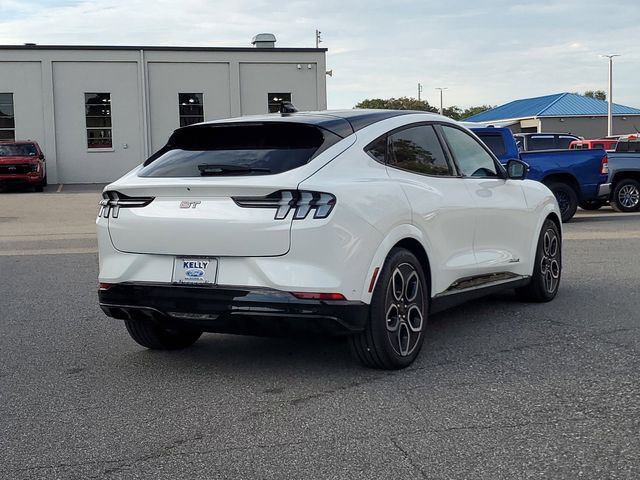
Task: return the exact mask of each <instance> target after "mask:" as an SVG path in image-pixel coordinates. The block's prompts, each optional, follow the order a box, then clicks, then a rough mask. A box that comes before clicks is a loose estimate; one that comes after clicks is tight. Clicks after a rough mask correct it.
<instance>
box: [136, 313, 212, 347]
mask: <svg viewBox="0 0 640 480" xmlns="http://www.w3.org/2000/svg"><path fill="white" fill-rule="evenodd" d="M124 323H125V325H126V326H127V331H128V332H129V335H131V338H133V339H134V340H135V341H136V342H137V343H139V344H140V345H142V346H143V347H147V348H150V349H153V350H178V349H180V348H186V347H190V346H191V345H193V344H194V343H195V342H196V341H197V340H198V339H199V338H200V336H201V335H202V332H201V331H199V330H186V329H170V328H164V327H161V326H159V325H157V324H155V323H153V322H150V321H148V320H137V319H133V320H125V321H124Z"/></svg>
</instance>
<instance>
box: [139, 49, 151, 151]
mask: <svg viewBox="0 0 640 480" xmlns="http://www.w3.org/2000/svg"><path fill="white" fill-rule="evenodd" d="M138 70H139V78H140V98H141V99H142V152H143V154H144V159H143V161H144V160H146V159H147V158H149V155H150V153H149V151H150V150H151V146H150V142H149V137H150V135H149V124H150V114H149V84H148V82H147V65H146V63H145V58H144V50H142V49H140V62H139V67H138Z"/></svg>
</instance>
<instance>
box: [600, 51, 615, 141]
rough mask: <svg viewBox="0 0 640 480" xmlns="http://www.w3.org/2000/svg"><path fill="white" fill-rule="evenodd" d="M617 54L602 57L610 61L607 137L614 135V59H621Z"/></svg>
mask: <svg viewBox="0 0 640 480" xmlns="http://www.w3.org/2000/svg"><path fill="white" fill-rule="evenodd" d="M619 56H620V55H619V54H617V53H614V54H611V55H601V57H606V58H608V59H609V94H608V95H607V97H608V98H607V100H609V104H608V107H607V135H608V136H609V137H610V136H611V135H613V57H619Z"/></svg>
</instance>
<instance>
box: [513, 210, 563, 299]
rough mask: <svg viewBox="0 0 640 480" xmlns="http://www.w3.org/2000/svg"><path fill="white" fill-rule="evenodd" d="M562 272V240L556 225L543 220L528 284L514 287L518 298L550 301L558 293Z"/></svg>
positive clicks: (550, 221)
mask: <svg viewBox="0 0 640 480" xmlns="http://www.w3.org/2000/svg"><path fill="white" fill-rule="evenodd" d="M561 274H562V241H561V239H560V231H559V230H558V226H557V225H556V224H555V223H554V222H553V221H552V220H549V219H547V220H545V222H544V224H543V225H542V230H541V231H540V237H539V238H538V248H537V250H536V258H535V265H534V267H533V275H532V276H531V282H530V283H529V285H527V286H525V287H521V288H517V289H516V295H517V296H518V298H520V300H524V301H528V302H550V301H551V300H553V299H554V298H555V296H556V294H557V293H558V288H559V287H560V276H561Z"/></svg>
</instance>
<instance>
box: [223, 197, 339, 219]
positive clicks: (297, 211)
mask: <svg viewBox="0 0 640 480" xmlns="http://www.w3.org/2000/svg"><path fill="white" fill-rule="evenodd" d="M233 201H234V202H236V205H238V206H239V207H243V208H273V209H275V210H276V214H275V217H274V218H275V219H276V220H284V219H285V218H287V216H288V215H289V212H290V211H291V210H293V211H294V213H293V219H294V220H303V219H305V218H307V215H308V214H309V212H310V211H311V210H314V214H313V218H327V217H328V216H329V214H330V213H331V210H333V207H334V206H335V204H336V197H334V196H333V195H331V194H330V193H324V192H310V191H306V190H279V191H277V192H273V193H271V194H269V195H267V196H265V197H233Z"/></svg>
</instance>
